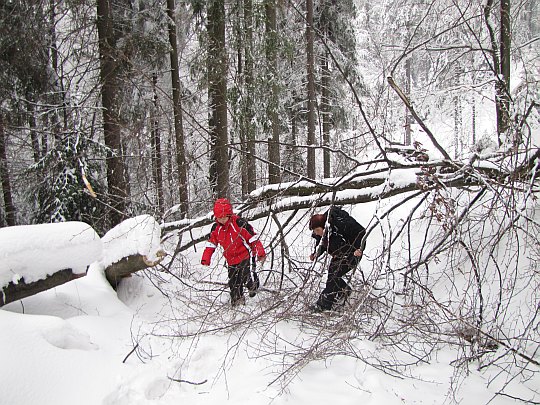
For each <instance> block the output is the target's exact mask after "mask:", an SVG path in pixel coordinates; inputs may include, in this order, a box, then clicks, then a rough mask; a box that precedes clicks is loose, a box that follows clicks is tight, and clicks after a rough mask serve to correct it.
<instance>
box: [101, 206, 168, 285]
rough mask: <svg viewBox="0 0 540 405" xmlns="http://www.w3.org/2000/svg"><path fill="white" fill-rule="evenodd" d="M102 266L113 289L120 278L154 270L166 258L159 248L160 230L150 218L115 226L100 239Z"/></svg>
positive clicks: (137, 218)
mask: <svg viewBox="0 0 540 405" xmlns="http://www.w3.org/2000/svg"><path fill="white" fill-rule="evenodd" d="M101 240H102V242H103V249H104V254H103V260H102V265H103V267H104V268H105V276H106V277H107V280H108V281H109V283H110V284H111V285H112V286H113V287H114V288H116V287H117V286H118V283H119V282H120V280H122V278H124V277H128V276H130V275H131V274H132V273H135V272H137V271H140V270H144V269H146V268H148V267H153V266H156V265H157V264H158V263H160V262H161V261H162V260H163V258H164V257H165V256H166V253H165V250H164V249H163V248H162V246H161V227H160V226H159V224H158V222H157V221H156V220H155V219H154V218H153V217H152V216H150V215H139V216H137V217H134V218H130V219H127V220H125V221H123V222H122V223H120V224H118V225H117V226H115V227H114V228H113V229H111V230H110V231H109V232H107V233H106V234H105V236H103V238H101Z"/></svg>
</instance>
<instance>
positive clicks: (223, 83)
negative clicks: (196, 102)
mask: <svg viewBox="0 0 540 405" xmlns="http://www.w3.org/2000/svg"><path fill="white" fill-rule="evenodd" d="M207 30H208V59H207V64H208V65H207V68H208V99H209V103H210V118H209V131H210V185H211V187H212V193H213V196H214V197H216V198H217V197H223V198H226V197H229V156H228V153H227V152H228V150H227V149H228V148H227V145H228V134H227V131H228V128H227V54H226V50H225V3H224V0H210V1H209V2H208V17H207Z"/></svg>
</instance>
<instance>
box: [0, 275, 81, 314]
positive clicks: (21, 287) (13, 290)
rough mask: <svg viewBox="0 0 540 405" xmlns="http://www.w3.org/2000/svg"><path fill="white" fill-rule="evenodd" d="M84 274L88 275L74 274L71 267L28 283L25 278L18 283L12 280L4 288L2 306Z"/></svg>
mask: <svg viewBox="0 0 540 405" xmlns="http://www.w3.org/2000/svg"><path fill="white" fill-rule="evenodd" d="M84 276H86V273H82V274H73V271H72V270H71V269H63V270H58V271H57V272H55V273H54V274H51V275H50V276H47V278H44V279H42V280H37V281H33V282H31V283H28V284H27V283H25V282H24V278H23V279H21V280H19V281H18V282H17V284H14V283H13V282H10V283H9V284H8V285H6V286H4V287H3V288H2V294H0V307H1V306H3V305H6V304H9V303H10V302H13V301H17V300H22V299H23V298H26V297H30V296H32V295H36V294H38V293H40V292H43V291H46V290H49V289H51V288H54V287H58V286H59V285H62V284H65V283H67V282H68V281H72V280H76V279H78V278H81V277H84Z"/></svg>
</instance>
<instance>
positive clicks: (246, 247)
mask: <svg viewBox="0 0 540 405" xmlns="http://www.w3.org/2000/svg"><path fill="white" fill-rule="evenodd" d="M214 217H215V218H216V223H215V224H214V225H213V226H212V231H211V232H210V237H209V239H208V242H207V244H206V247H205V249H204V252H203V254H202V258H201V264H202V265H204V266H209V265H210V262H211V259H212V255H213V254H214V251H215V250H216V247H217V246H218V245H221V246H222V247H223V256H224V257H225V260H226V261H227V267H228V273H229V274H228V276H229V283H228V284H229V289H230V292H231V304H232V306H233V307H234V306H237V305H239V304H243V303H245V298H244V285H246V287H247V288H248V290H249V295H250V296H254V295H255V290H256V289H257V287H258V286H257V282H256V281H255V280H253V279H252V277H251V272H250V264H251V258H257V259H258V260H259V261H264V259H265V258H266V253H265V251H264V248H263V245H262V243H261V241H260V240H259V236H258V235H257V234H256V233H255V231H254V230H253V227H252V226H251V225H250V224H249V223H248V221H246V220H245V219H244V218H241V217H239V216H238V215H234V214H233V209H232V205H231V203H230V202H229V200H227V199H226V198H220V199H218V200H216V202H215V203H214Z"/></svg>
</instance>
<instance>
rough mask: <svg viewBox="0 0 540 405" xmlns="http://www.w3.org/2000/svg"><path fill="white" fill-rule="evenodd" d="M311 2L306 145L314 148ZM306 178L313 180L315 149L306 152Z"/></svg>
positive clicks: (308, 11)
mask: <svg viewBox="0 0 540 405" xmlns="http://www.w3.org/2000/svg"><path fill="white" fill-rule="evenodd" d="M313 42H314V35H313V0H307V1H306V49H307V51H306V54H307V63H306V67H307V110H308V111H307V119H308V127H307V144H308V145H309V146H315V72H314V70H315V56H314V51H313ZM307 177H309V178H311V179H315V177H316V171H315V149H314V148H312V147H310V148H308V150H307Z"/></svg>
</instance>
